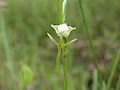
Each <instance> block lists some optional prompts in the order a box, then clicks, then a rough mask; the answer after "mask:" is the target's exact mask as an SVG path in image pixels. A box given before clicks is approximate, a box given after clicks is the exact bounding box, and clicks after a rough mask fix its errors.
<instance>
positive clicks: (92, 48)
mask: <svg viewBox="0 0 120 90" xmlns="http://www.w3.org/2000/svg"><path fill="white" fill-rule="evenodd" d="M79 6H80V10H81V14H82V17H83V22H84V25H85V33H86V36H87V39H88V44H89V47H90V48H91V50H92V55H93V61H94V64H95V66H96V68H97V70H98V73H99V74H98V75H99V80H100V82H101V83H102V76H101V70H100V68H99V65H98V60H97V53H96V49H95V47H94V45H93V41H92V36H91V34H90V32H89V28H88V24H87V19H86V16H85V13H84V8H83V4H82V0H79Z"/></svg>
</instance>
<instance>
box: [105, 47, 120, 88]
mask: <svg viewBox="0 0 120 90" xmlns="http://www.w3.org/2000/svg"><path fill="white" fill-rule="evenodd" d="M119 60H120V48H119V50H118V53H117V56H116V58H115V60H114V61H115V62H114V64H113V67H112V71H111V74H110V76H109V78H108V82H107V87H106V90H110V86H111V83H112V79H113V76H114V74H115V72H116V68H117V65H118V62H119Z"/></svg>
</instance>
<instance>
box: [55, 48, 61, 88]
mask: <svg viewBox="0 0 120 90" xmlns="http://www.w3.org/2000/svg"><path fill="white" fill-rule="evenodd" d="M60 55H61V47H60V46H58V53H57V57H56V65H55V74H56V77H55V81H56V82H55V87H54V88H55V90H57V89H58V82H57V81H58V80H57V77H58V75H59V74H58V73H59V66H60Z"/></svg>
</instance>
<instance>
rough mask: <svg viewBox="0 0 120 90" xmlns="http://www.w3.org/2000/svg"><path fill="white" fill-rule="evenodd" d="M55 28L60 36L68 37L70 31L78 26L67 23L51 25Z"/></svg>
mask: <svg viewBox="0 0 120 90" xmlns="http://www.w3.org/2000/svg"><path fill="white" fill-rule="evenodd" d="M51 27H52V28H54V29H55V31H56V33H57V35H58V36H60V37H66V38H67V37H68V36H69V34H70V32H71V31H72V30H74V29H76V28H73V27H71V26H68V25H67V24H66V23H64V24H60V25H51Z"/></svg>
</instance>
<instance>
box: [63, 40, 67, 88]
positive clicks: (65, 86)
mask: <svg viewBox="0 0 120 90" xmlns="http://www.w3.org/2000/svg"><path fill="white" fill-rule="evenodd" d="M63 41H64V44H65V43H67V40H66V38H63ZM62 53H63V64H64V67H63V68H64V90H68V86H67V81H68V80H67V71H68V48H67V46H65V47H63V49H62Z"/></svg>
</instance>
